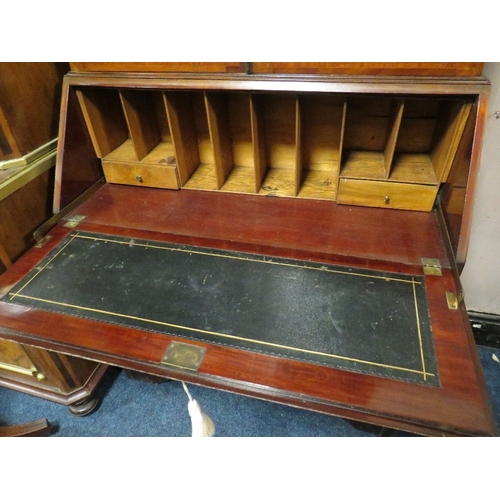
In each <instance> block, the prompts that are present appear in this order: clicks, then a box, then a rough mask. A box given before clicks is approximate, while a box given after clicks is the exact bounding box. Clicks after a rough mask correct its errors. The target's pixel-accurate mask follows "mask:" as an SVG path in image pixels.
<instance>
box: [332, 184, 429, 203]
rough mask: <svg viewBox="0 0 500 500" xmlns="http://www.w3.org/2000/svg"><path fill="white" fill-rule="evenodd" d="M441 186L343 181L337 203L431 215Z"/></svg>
mask: <svg viewBox="0 0 500 500" xmlns="http://www.w3.org/2000/svg"><path fill="white" fill-rule="evenodd" d="M437 192H438V186H426V185H422V184H403V183H400V182H390V181H370V180H356V179H340V183H339V191H338V196H337V202H338V203H342V204H345V205H363V206H367V207H379V208H399V209H404V210H422V211H430V210H432V207H433V205H434V200H435V198H436V195H437Z"/></svg>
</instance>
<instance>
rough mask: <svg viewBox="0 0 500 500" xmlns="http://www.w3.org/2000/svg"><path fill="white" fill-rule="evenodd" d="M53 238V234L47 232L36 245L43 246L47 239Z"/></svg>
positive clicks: (37, 246)
mask: <svg viewBox="0 0 500 500" xmlns="http://www.w3.org/2000/svg"><path fill="white" fill-rule="evenodd" d="M51 238H52V236H50V235H49V234H47V235H46V236H44V237H43V238H42V239H41V240H39V241H38V242H37V243H36V245H35V247H36V248H42V247H43V245H45V243H47V241H49V240H50V239H51Z"/></svg>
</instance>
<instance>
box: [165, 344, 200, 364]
mask: <svg viewBox="0 0 500 500" xmlns="http://www.w3.org/2000/svg"><path fill="white" fill-rule="evenodd" d="M205 352H206V348H204V347H198V346H196V345H191V344H184V343H182V342H171V343H170V345H169V346H168V349H167V350H166V351H165V354H164V355H163V358H162V360H161V364H162V365H168V366H172V367H174V368H182V369H184V370H191V371H198V369H199V367H200V365H201V362H202V361H203V356H204V355H205Z"/></svg>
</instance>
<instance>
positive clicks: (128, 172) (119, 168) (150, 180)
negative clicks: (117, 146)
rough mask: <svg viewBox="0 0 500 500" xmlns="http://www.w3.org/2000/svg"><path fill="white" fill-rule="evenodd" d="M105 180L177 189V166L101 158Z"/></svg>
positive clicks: (115, 182)
mask: <svg viewBox="0 0 500 500" xmlns="http://www.w3.org/2000/svg"><path fill="white" fill-rule="evenodd" d="M102 167H103V170H104V175H105V176H106V181H107V182H111V183H113V184H130V185H133V186H145V187H156V188H167V189H179V187H180V186H179V179H178V175H177V167H176V166H172V165H144V164H140V163H126V162H115V161H106V160H103V162H102Z"/></svg>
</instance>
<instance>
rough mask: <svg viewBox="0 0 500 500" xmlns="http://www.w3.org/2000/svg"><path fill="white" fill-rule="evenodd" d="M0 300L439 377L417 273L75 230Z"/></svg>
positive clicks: (396, 375) (365, 369) (370, 370)
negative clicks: (407, 273)
mask: <svg viewBox="0 0 500 500" xmlns="http://www.w3.org/2000/svg"><path fill="white" fill-rule="evenodd" d="M3 300H4V301H8V302H11V303H15V304H22V305H27V306H30V307H34V308H39V309H44V310H49V311H55V312H59V313H63V314H68V315H78V316H81V317H85V318H90V319H95V320H99V321H105V322H112V323H117V324H121V325H126V326H131V327H134V328H138V329H143V330H150V331H154V332H158V333H166V334H171V335H176V336H178V337H180V338H183V339H196V340H201V341H205V342H209V343H216V344H222V345H227V346H232V347H236V348H240V349H247V350H252V351H259V352H264V353H268V354H271V355H275V356H285V357H289V358H294V359H299V360H303V361H306V362H310V363H318V364H322V365H326V366H331V367H335V368H339V369H343V370H350V371H356V372H361V373H365V374H370V375H375V376H381V377H389V378H393V379H398V380H403V381H407V382H413V383H420V384H425V385H431V386H439V376H438V370H437V362H436V356H435V350H434V343H433V336H432V331H431V327H430V320H429V313H428V306H427V300H426V293H425V285H424V282H423V278H422V276H411V275H406V274H395V273H385V272H378V271H372V270H370V271H367V270H363V269H354V268H348V267H340V266H332V265H323V264H318V263H312V262H306V261H293V260H288V259H280V258H270V257H266V256H261V255H253V254H244V253H237V252H228V251H221V250H211V249H207V248H199V247H190V246H181V245H173V244H165V243H158V242H154V241H146V240H130V239H125V238H120V237H115V236H105V235H99V234H91V233H83V232H76V233H74V234H72V235H71V236H69V237H68V238H66V239H65V240H64V241H62V242H61V243H60V244H59V245H58V247H57V248H56V249H55V250H54V251H53V252H51V254H50V255H48V256H47V257H46V258H45V259H44V261H43V262H41V263H40V265H39V266H37V268H35V269H33V270H32V271H31V272H30V273H29V274H28V275H26V277H25V278H24V279H23V280H22V281H21V282H20V283H18V284H17V285H16V286H15V287H14V288H13V289H12V290H11V291H10V293H9V294H8V295H7V296H6V297H4V299H3Z"/></svg>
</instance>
